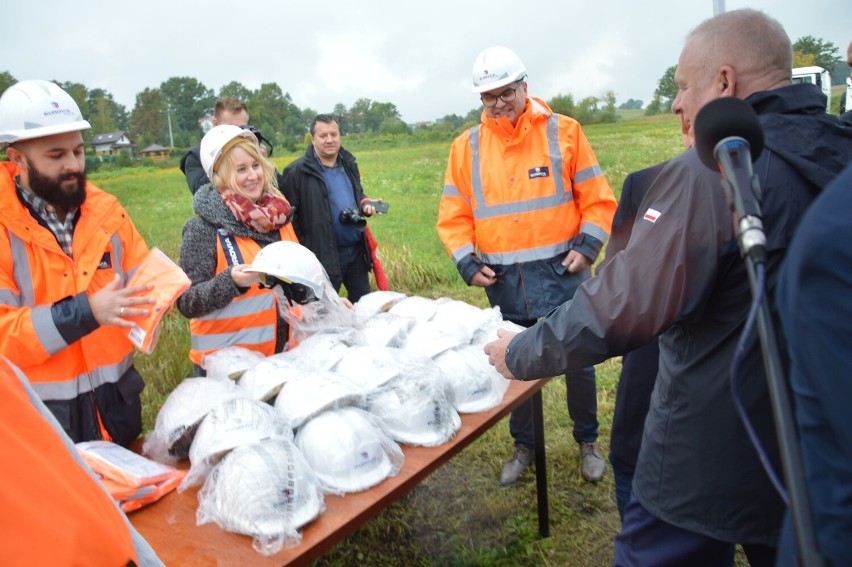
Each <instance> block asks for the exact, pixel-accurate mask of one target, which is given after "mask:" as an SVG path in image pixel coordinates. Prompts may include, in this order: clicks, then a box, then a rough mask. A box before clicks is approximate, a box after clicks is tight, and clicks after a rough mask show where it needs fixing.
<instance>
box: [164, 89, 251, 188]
mask: <svg viewBox="0 0 852 567" xmlns="http://www.w3.org/2000/svg"><path fill="white" fill-rule="evenodd" d="M248 122H249V112H248V106H246V103H244V102H242V101H241V100H237V99H235V98H233V97H229V96H227V97H223V98H220V99H219V100H217V101H216V107H215V109H214V110H213V126H219V125H221V124H232V125H234V126H245V125H246V124H248ZM262 147H263V146H261V148H262ZM200 151H201V145H200V144H198V145H195V146H193V147H191V148H189V150H188V151H187V152H186V153H185V154H184V155H183V157H182V158H181V160H180V170H181V171H182V172H183V174H184V175H186V184H187V185H189V190H190V191H192V194H193V195H195V192H196V191H198V190H199V189H200V188H201V187H202V186H204V185H207V184H208V183H210V180H209V179H207V174H206V173H204V168H203V167H201V154H200Z"/></svg>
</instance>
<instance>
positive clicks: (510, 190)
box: [437, 98, 617, 265]
mask: <svg viewBox="0 0 852 567" xmlns="http://www.w3.org/2000/svg"><path fill="white" fill-rule="evenodd" d="M616 206H617V202H616V199H615V196H614V195H613V193H612V190H611V189H610V187H609V184H608V183H607V181H606V178H605V177H604V175H603V171H602V170H601V167H600V165H599V164H598V160H597V158H596V157H595V154H594V152H593V151H592V148H591V145H590V144H589V142H588V140H587V139H586V137H585V135H584V134H583V131H582V129H581V127H580V124H579V123H578V122H577V121H576V120H574V119H572V118H569V117H567V116H562V115H559V114H555V113H554V112H553V111H552V110H551V109H550V108H549V107H548V106H547V104H546V103H544V102H543V101H540V100H538V99H535V98H529V99H528V100H527V106H526V109H525V111H524V113H523V114H522V115H521V117H520V120H519V121H518V124H517V125H516V126H515V127H514V129H512V128H511V124H509V123H508V120H507V119H505V118H502V119H499V120H495V119H493V118H488V117H486V116H485V114H484V113H483V117H482V124H481V125H479V126H475V127H473V128H471V129H470V130H468V131H467V132H465V133H464V134H462V135H461V136H459V137H458V138H456V140H455V141H454V142H453V144H452V147H451V150H450V157H449V161H448V164H447V170H446V175H445V178H444V191H443V195H442V197H441V202H440V206H439V212H438V224H437V229H438V235H439V236H440V238H441V241H442V242H443V243H444V246H445V247H446V249H447V251H448V252H449V253H450V255H451V256H452V257H453V259H454V261H455V263H456V265H458V264H459V262H460V261H462V260H464V259H465V258H467V257H469V256H470V255H471V254H474V253H478V254H479V256H480V257H481V258H482V260H484V261H485V262H486V263H487V264H489V265H513V264H519V263H523V262H533V261H539V260H546V259H550V258H553V257H555V256H557V255H559V254H567V252H568V251H569V250H570V248H571V244H572V241H573V239H574V238H575V237H576V236H577V235H579V234H581V233H584V234H588V235H590V236H593V237H595V238H596V239H597V240H599V241H600V242H605V241H606V239H607V237H608V236H609V231H610V227H611V226H612V217H613V215H614V214H615V209H616Z"/></svg>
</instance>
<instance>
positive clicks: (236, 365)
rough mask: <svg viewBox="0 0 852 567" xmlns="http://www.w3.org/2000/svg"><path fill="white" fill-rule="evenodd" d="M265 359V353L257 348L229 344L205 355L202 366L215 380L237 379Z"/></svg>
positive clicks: (208, 375) (209, 376)
mask: <svg viewBox="0 0 852 567" xmlns="http://www.w3.org/2000/svg"><path fill="white" fill-rule="evenodd" d="M263 359H264V356H263V354H262V353H259V352H257V351H256V350H251V349H248V348H243V347H239V346H229V347H225V348H220V349H219V350H215V351H213V352H211V353H209V354H206V355H204V358H203V359H202V360H201V367H202V368H204V370H205V371H207V377H208V378H211V379H213V380H236V379H237V378H239V377H240V376H242V375H243V373H244V372H245V371H246V370H248V369H249V368H251V367H252V366H255V365H256V364H259V363H260V362H261V361H262V360H263Z"/></svg>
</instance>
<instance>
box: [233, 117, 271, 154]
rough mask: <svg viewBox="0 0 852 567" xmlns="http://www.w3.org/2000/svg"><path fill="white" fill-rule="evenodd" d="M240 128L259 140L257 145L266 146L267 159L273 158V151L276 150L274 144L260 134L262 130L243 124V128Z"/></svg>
mask: <svg viewBox="0 0 852 567" xmlns="http://www.w3.org/2000/svg"><path fill="white" fill-rule="evenodd" d="M240 128H242V129H243V130H248V131H249V132H251V133H252V134H254V137H255V138H257V143H258V144H262V145H264V146H266V157H268V158H270V157H272V150H273V149H275V148H274V146H273V145H272V142H270V141H269V140H268V139H266V138H264V137H263V134H261V133H260V130H258V129H257V128H255V127H254V126H251V125H249V124H243V125H242V126H240Z"/></svg>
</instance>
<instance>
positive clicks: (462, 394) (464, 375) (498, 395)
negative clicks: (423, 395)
mask: <svg viewBox="0 0 852 567" xmlns="http://www.w3.org/2000/svg"><path fill="white" fill-rule="evenodd" d="M435 363H436V364H437V365H438V366H439V367H440V368H441V370H443V371H444V374H445V375H446V377H447V378H448V379H449V381H450V383H451V384H452V387H453V391H454V398H455V407H456V410H458V412H459V413H479V412H482V411H486V410H489V409H491V408H494V407H497V406H499V405H500V404H501V403H502V402H503V395H504V394H505V393H506V390H507V389H508V387H509V381H508V380H506V379H505V378H503V376H501V375H500V373H499V372H497V371H496V370H494V368H493V367H492V366H491V365H490V364H488V357H486V356H485V354H483V352H482V349H481V348H479V347H477V346H473V345H466V346H462V347H458V348H455V349H452V350H447V351H444V352H442V353H441V354H439V355H438V356H436V357H435Z"/></svg>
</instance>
